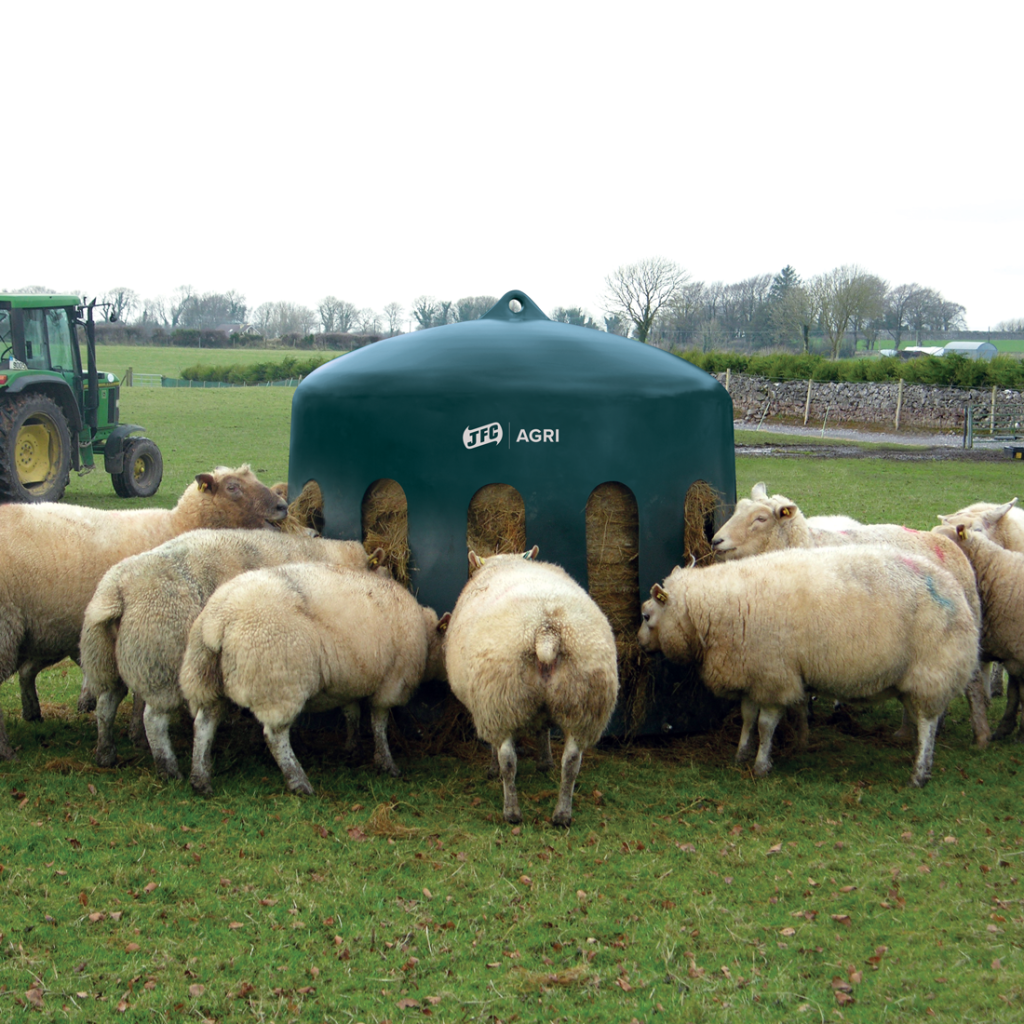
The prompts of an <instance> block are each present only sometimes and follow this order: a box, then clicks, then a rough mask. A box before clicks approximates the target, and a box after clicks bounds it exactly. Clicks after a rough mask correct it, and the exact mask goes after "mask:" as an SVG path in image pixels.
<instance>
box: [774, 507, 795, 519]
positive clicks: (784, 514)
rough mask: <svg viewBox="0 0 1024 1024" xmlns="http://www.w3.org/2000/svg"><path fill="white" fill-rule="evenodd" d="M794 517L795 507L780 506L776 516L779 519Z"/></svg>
mask: <svg viewBox="0 0 1024 1024" xmlns="http://www.w3.org/2000/svg"><path fill="white" fill-rule="evenodd" d="M794 515H796V505H782V506H780V508H779V512H778V516H779V518H780V519H792V518H793V516H794Z"/></svg>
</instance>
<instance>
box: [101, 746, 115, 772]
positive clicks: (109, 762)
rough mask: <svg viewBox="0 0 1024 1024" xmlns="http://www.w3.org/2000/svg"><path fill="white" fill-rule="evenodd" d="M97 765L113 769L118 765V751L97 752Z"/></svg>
mask: <svg viewBox="0 0 1024 1024" xmlns="http://www.w3.org/2000/svg"><path fill="white" fill-rule="evenodd" d="M96 764H98V765H99V766H100V768H113V767H114V765H116V764H117V751H115V750H97V751H96Z"/></svg>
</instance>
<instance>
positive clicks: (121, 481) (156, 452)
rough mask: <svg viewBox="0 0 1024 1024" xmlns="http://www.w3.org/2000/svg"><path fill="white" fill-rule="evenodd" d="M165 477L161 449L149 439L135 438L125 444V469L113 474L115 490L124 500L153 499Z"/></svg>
mask: <svg viewBox="0 0 1024 1024" xmlns="http://www.w3.org/2000/svg"><path fill="white" fill-rule="evenodd" d="M163 476H164V459H163V456H162V455H161V454H160V449H159V448H157V446H156V445H155V444H153V442H152V441H150V439H149V438H148V437H133V438H132V439H131V440H129V441H126V442H125V446H124V468H123V469H122V470H121V472H120V473H113V474H112V475H111V480H112V481H113V484H114V490H115V491H116V492H117V494H118V495H119V496H120V497H122V498H151V497H152V496H153V495H154V494H156V492H157V488H158V487H159V486H160V481H161V480H162V479H163Z"/></svg>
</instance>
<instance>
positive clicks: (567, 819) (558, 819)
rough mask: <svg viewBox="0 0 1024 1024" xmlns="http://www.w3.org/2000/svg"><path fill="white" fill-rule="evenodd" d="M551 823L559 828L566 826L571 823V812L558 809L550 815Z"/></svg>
mask: <svg viewBox="0 0 1024 1024" xmlns="http://www.w3.org/2000/svg"><path fill="white" fill-rule="evenodd" d="M551 824H552V825H557V826H558V827H559V828H568V827H569V826H570V825H571V824H572V814H571V813H570V812H568V811H559V812H558V813H557V814H553V815H552V816H551Z"/></svg>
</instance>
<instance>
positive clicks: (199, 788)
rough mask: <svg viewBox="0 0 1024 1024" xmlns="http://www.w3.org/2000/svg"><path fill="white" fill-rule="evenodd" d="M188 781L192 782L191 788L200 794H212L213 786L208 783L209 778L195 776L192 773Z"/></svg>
mask: <svg viewBox="0 0 1024 1024" xmlns="http://www.w3.org/2000/svg"><path fill="white" fill-rule="evenodd" d="M188 781H189V782H191V783H192V788H193V789H194V790H195V791H196V792H197V793H198V794H199V795H200V796H212V795H213V786H211V785H210V780H209V779H201V778H196V776H194V775H193V776H192V778H190V779H189V780H188Z"/></svg>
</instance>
